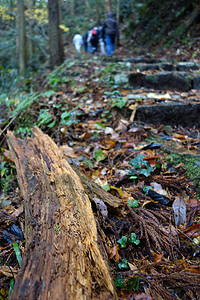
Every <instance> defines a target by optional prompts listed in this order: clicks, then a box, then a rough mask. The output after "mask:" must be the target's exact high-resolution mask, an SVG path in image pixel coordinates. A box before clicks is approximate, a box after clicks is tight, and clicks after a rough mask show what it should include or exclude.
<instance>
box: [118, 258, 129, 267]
mask: <svg viewBox="0 0 200 300" xmlns="http://www.w3.org/2000/svg"><path fill="white" fill-rule="evenodd" d="M118 267H119V268H120V269H129V266H128V263H127V260H126V259H125V258H123V259H122V261H121V262H120V263H119V264H118Z"/></svg>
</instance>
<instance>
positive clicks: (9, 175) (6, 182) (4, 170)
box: [0, 161, 16, 195]
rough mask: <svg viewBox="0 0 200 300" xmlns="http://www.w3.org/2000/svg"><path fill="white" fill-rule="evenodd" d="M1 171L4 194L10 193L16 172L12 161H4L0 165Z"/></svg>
mask: <svg viewBox="0 0 200 300" xmlns="http://www.w3.org/2000/svg"><path fill="white" fill-rule="evenodd" d="M0 172H1V188H2V189H3V192H4V194H5V195H6V194H7V193H8V190H9V187H10V184H11V181H12V179H13V177H14V175H15V174H16V171H15V169H14V168H13V167H12V166H11V164H10V163H7V162H6V161H3V162H2V163H1V165H0Z"/></svg>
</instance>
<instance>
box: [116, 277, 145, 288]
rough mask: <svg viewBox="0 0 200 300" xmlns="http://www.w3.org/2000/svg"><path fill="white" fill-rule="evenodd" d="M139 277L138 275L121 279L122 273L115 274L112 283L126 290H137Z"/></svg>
mask: <svg viewBox="0 0 200 300" xmlns="http://www.w3.org/2000/svg"><path fill="white" fill-rule="evenodd" d="M139 279H140V276H136V277H133V278H132V277H131V278H129V279H127V280H124V279H123V276H122V275H117V276H116V278H115V279H114V284H115V285H116V286H117V287H119V288H123V289H125V290H127V291H138V290H139Z"/></svg>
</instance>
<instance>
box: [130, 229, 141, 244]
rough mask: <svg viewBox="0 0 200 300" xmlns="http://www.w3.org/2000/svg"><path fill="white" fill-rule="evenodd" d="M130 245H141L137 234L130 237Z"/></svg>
mask: <svg viewBox="0 0 200 300" xmlns="http://www.w3.org/2000/svg"><path fill="white" fill-rule="evenodd" d="M129 243H131V244H133V243H134V244H135V245H139V243H140V240H138V239H137V237H136V234H135V233H133V232H132V233H131V235H130V239H129Z"/></svg>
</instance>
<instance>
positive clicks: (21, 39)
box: [17, 0, 27, 75]
mask: <svg viewBox="0 0 200 300" xmlns="http://www.w3.org/2000/svg"><path fill="white" fill-rule="evenodd" d="M17 30H18V36H17V37H18V41H17V46H18V51H17V54H18V59H19V73H20V75H24V73H25V71H26V67H27V48H26V32H25V17H24V0H18V1H17Z"/></svg>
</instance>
